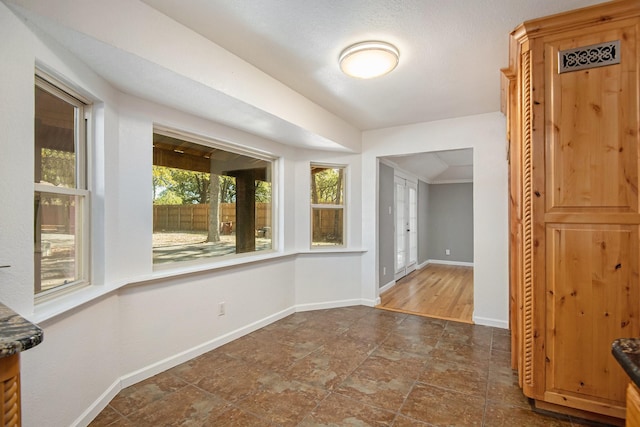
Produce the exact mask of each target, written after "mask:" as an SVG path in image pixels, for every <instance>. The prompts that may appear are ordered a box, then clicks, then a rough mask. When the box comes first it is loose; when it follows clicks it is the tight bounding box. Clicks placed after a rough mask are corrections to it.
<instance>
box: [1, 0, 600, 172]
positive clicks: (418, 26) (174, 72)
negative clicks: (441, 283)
mask: <svg viewBox="0 0 640 427" xmlns="http://www.w3.org/2000/svg"><path fill="white" fill-rule="evenodd" d="M0 1H2V2H3V3H6V4H8V5H9V6H10V7H11V8H12V9H13V10H14V11H15V12H16V13H18V14H19V15H21V16H23V17H24V19H25V21H26V23H27V24H28V25H30V26H31V27H32V28H33V29H34V31H36V33H39V34H42V36H41V37H44V38H49V39H51V40H54V41H55V42H56V43H58V44H59V45H61V46H63V47H64V48H66V49H68V50H69V51H70V52H72V53H73V54H74V55H75V56H76V57H78V58H79V59H80V60H81V61H82V62H84V63H85V64H87V65H88V66H89V67H91V68H92V69H93V70H94V71H95V72H96V73H98V74H99V75H101V76H102V77H103V78H104V79H106V80H107V81H109V82H110V83H111V84H112V85H113V86H115V87H116V88H118V89H119V90H121V91H122V92H125V93H129V94H132V95H135V96H138V97H141V98H145V99H148V100H150V101H153V102H156V103H159V104H163V105H167V106H170V107H173V108H177V109H179V110H182V111H185V112H187V113H189V114H193V115H196V116H200V117H204V118H207V119H211V120H214V121H217V122H220V123H223V124H227V125H229V126H231V127H235V128H238V129H241V130H244V131H248V132H251V133H254V134H256V135H259V136H263V137H266V138H269V139H272V140H275V141H279V142H282V143H285V144H289V145H293V146H301V147H305V148H317V149H328V150H343V151H344V150H346V151H356V152H357V151H359V145H360V136H359V131H362V130H370V129H379V128H384V127H391V126H400V125H406V124H412V123H419V122H428V121H433V120H439V119H445V118H452V117H460V116H466V115H472V114H480V113H486V112H493V111H498V110H499V104H500V99H499V96H500V87H499V82H500V73H499V70H500V68H501V67H504V66H506V65H507V61H508V35H509V33H510V32H511V31H512V30H513V28H514V27H515V26H517V25H518V24H519V23H521V22H523V21H525V20H528V19H533V18H537V17H541V16H545V15H549V14H553V13H558V12H562V11H566V10H571V9H576V8H580V7H585V6H589V5H592V4H596V3H601V2H602V1H601V0H446V1H443V0H348V1H345V0H322V1H318V0H260V1H255V0H232V1H230V0H181V1H177V0H142V1H143V3H142V2H139V1H138V0H110V1H109V2H104V1H102V0H83V1H79V2H77V3H72V6H71V5H70V4H71V3H70V2H69V1H68V0H47V1H44V0H0ZM147 5H148V6H150V8H149V7H148V6H147ZM72 12H73V13H72ZM196 36H197V37H196ZM363 40H384V41H388V42H391V43H393V44H395V45H396V46H397V47H398V48H399V50H400V63H399V65H398V67H397V68H396V69H395V70H394V71H393V72H392V73H390V74H388V75H386V76H383V77H380V78H378V79H371V80H359V79H354V78H350V77H347V76H345V75H343V74H342V73H341V72H340V69H339V66H338V64H337V58H338V56H339V54H340V52H341V51H342V49H344V48H345V47H346V46H348V45H350V44H352V43H355V42H359V41H363ZM207 44H208V45H207ZM291 89H292V90H291ZM265 94H270V97H269V96H265ZM445 156H446V155H445ZM413 157H414V159H404V160H403V159H400V158H395V159H393V161H394V162H396V163H397V164H398V165H402V164H404V166H403V168H405V169H406V170H408V171H412V168H413V166H411V164H412V163H414V162H416V161H417V160H416V159H422V160H423V162H422V163H419V164H418V165H417V166H418V169H413V170H415V171H416V175H418V176H428V177H430V178H429V179H431V180H433V179H436V177H437V175H433V174H434V173H435V172H429V173H427V172H425V164H427V163H430V164H440V165H441V164H442V162H441V161H442V160H443V158H442V155H439V156H438V158H437V159H436V158H434V157H433V156H431V157H430V160H428V158H427V157H415V156H413ZM438 159H439V160H438ZM439 162H440V163H439ZM470 168H471V166H470V165H452V167H450V168H448V172H449V173H450V174H449V175H447V174H446V173H445V171H442V172H440V173H439V174H444V175H443V177H444V178H447V179H451V180H455V179H457V178H460V179H464V178H461V177H463V176H464V175H465V174H468V173H469V171H470V170H471V169H470ZM435 170H437V168H436V169H434V171H435ZM423 174H426V175H423ZM456 177H457V178H456ZM440 178H442V177H440ZM440 178H438V179H440Z"/></svg>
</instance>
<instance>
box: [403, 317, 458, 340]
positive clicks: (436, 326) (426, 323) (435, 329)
mask: <svg viewBox="0 0 640 427" xmlns="http://www.w3.org/2000/svg"><path fill="white" fill-rule="evenodd" d="M446 325H447V321H446V320H441V319H430V318H427V317H420V316H408V317H407V318H406V319H405V320H404V321H403V322H402V323H401V324H399V325H398V326H397V327H396V328H395V330H394V332H396V333H398V334H401V335H408V336H416V335H419V336H423V337H435V338H440V337H441V336H442V333H443V332H444V328H445V327H446Z"/></svg>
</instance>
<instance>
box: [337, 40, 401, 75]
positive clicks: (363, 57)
mask: <svg viewBox="0 0 640 427" xmlns="http://www.w3.org/2000/svg"><path fill="white" fill-rule="evenodd" d="M399 58H400V52H399V51H398V48H397V47H395V46H394V45H392V44H389V43H386V42H380V41H366V42H360V43H356V44H353V45H351V46H349V47H347V48H346V49H345V50H343V51H342V53H341V54H340V59H339V63H340V69H342V72H344V73H345V74H346V75H348V76H351V77H357V78H360V79H370V78H373V77H379V76H383V75H385V74H387V73H389V72H391V71H392V70H393V69H394V68H396V66H397V65H398V61H399Z"/></svg>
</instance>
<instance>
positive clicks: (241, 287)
mask: <svg viewBox="0 0 640 427" xmlns="http://www.w3.org/2000/svg"><path fill="white" fill-rule="evenodd" d="M0 51H1V52H2V54H3V61H2V66H0V98H1V99H2V100H3V102H2V103H0V146H1V147H2V149H3V152H5V153H10V155H7V156H0V192H1V193H0V197H2V199H3V200H11V203H10V204H6V205H5V207H3V209H0V264H2V263H7V264H11V266H12V267H11V268H10V269H0V301H2V302H3V303H5V304H6V305H8V306H9V307H11V308H13V309H14V310H17V311H18V312H20V313H21V314H22V315H23V316H25V317H27V318H29V319H37V320H38V321H39V323H40V326H41V327H42V328H43V329H44V342H43V343H42V344H41V345H39V346H37V347H36V348H34V349H31V350H29V351H27V352H25V353H24V354H23V355H22V372H23V374H22V403H23V425H24V426H26V427H30V426H43V425H46V426H52V427H57V426H68V425H76V424H78V425H86V424H87V423H88V422H89V421H90V420H91V419H92V418H93V416H94V415H96V414H97V413H98V412H99V411H100V410H101V409H102V408H103V407H104V406H105V405H106V404H107V403H108V402H109V400H110V399H111V397H113V396H114V395H115V394H116V393H117V392H118V391H119V390H120V389H121V387H122V386H127V385H129V384H132V383H134V382H136V381H139V380H142V379H144V378H147V377H149V376H151V375H153V374H155V373H157V372H160V371H162V370H165V369H167V368H169V367H171V366H174V365H175V364H178V363H181V362H183V361H185V360H188V359H189V358H192V357H194V356H196V355H198V354H200V353H202V352H205V351H207V350H209V349H212V348H215V347H216V346H219V345H221V344H224V343H225V342H228V341H229V340H232V339H234V338H237V337H239V336H241V335H242V334H245V333H248V332H250V331H252V330H254V329H256V328H258V327H261V326H263V325H265V324H268V323H269V322H272V321H275V320H277V319H279V318H281V317H283V316H286V315H287V314H290V313H292V312H293V311H295V310H296V307H297V306H298V305H300V306H302V308H303V309H309V308H313V306H322V307H327V306H333V305H345V304H358V303H360V302H361V288H360V282H361V278H360V272H361V266H360V258H361V256H362V255H361V254H362V252H361V251H360V248H361V228H360V223H359V219H360V216H361V211H360V206H359V201H360V193H361V176H362V173H361V168H360V156H358V155H353V154H351V155H347V154H345V153H340V154H336V153H330V152H323V151H318V152H316V151H302V150H296V149H294V148H292V147H290V146H286V145H282V144H279V143H277V142H274V141H270V140H266V139H264V138H261V137H257V136H255V135H251V134H249V133H246V132H242V131H239V130H236V129H232V128H229V127H226V126H223V125H220V124H218V123H214V122H212V121H208V120H205V119H203V118H199V117H195V116H193V115H189V114H185V113H182V112H179V111H176V110H172V109H171V108H168V107H165V106H161V105H158V104H154V103H152V102H149V101H145V100H141V99H138V98H135V97H133V96H130V95H126V94H123V93H120V92H118V91H117V90H115V89H114V88H112V87H111V86H109V84H107V83H106V82H105V81H104V80H102V79H100V78H99V77H98V76H97V75H96V74H95V73H94V72H93V71H91V70H90V69H89V68H88V67H87V66H86V65H84V64H82V63H80V62H79V61H78V60H77V59H76V58H74V57H73V56H72V55H70V54H69V53H68V52H66V51H65V50H64V49H61V48H60V47H59V46H57V45H56V44H55V43H53V42H51V41H49V40H46V39H45V40H40V39H39V38H38V37H36V36H34V34H33V33H31V31H30V30H29V29H28V28H26V27H25V26H24V24H23V23H22V21H21V20H20V19H18V18H17V17H16V16H15V15H13V13H12V12H11V11H9V10H8V9H7V8H6V6H5V5H4V4H3V3H1V2H0ZM36 63H37V64H38V65H39V66H40V67H42V68H44V69H46V70H47V71H49V72H51V73H52V74H55V75H56V77H58V78H60V79H62V80H64V81H66V82H68V83H70V84H72V85H73V86H74V88H75V89H77V90H79V91H81V92H82V93H83V94H84V95H86V96H88V97H89V98H91V99H92V100H93V101H94V109H93V121H94V124H95V126H94V128H93V129H92V131H91V136H92V140H93V142H92V149H93V152H92V155H91V157H92V163H93V165H92V172H91V181H92V185H91V189H92V263H91V265H92V279H93V280H92V286H91V287H89V288H87V289H84V290H81V291H78V292H75V293H73V294H71V295H69V296H64V297H61V298H58V299H57V300H55V301H53V302H50V303H46V304H41V305H37V306H36V305H34V301H33V176H34V172H33V158H34V153H33V142H32V141H33V110H34V108H33V107H34V106H33V98H34V95H33V94H34V77H33V76H34V68H35V65H36ZM293 113H295V112H292V114H293ZM154 123H158V124H162V125H165V126H171V127H175V128H177V129H179V130H183V131H187V132H192V133H196V134H199V135H204V136H207V137H210V138H215V139H219V140H222V141H226V142H231V143H236V144H239V145H242V146H246V147H251V148H254V149H257V150H261V151H263V152H267V153H271V154H272V155H274V156H276V157H279V158H280V160H279V162H278V165H277V173H276V180H277V182H278V183H279V184H280V185H279V187H278V194H277V195H276V200H275V203H276V204H277V205H278V208H279V216H280V223H281V224H283V227H281V229H279V230H277V235H278V237H279V245H280V253H279V254H278V256H277V257H276V258H273V259H267V260H262V261H255V262H251V263H245V264H242V265H236V266H233V265H230V266H227V267H225V268H218V269H213V270H208V271H206V270H205V271H200V272H190V273H189V272H187V270H185V269H182V270H180V271H174V273H176V274H175V275H172V273H171V272H167V271H161V272H157V271H156V272H154V270H153V266H152V256H151V232H152V209H151V167H152V155H151V153H152V151H151V150H152V146H151V132H152V129H153V124H154ZM310 162H333V163H340V164H345V165H347V168H348V170H349V183H348V197H349V203H350V204H351V205H352V206H350V208H349V210H348V211H347V222H348V230H349V234H348V239H349V242H350V246H351V247H355V248H356V249H358V250H355V251H347V252H346V253H333V254H331V253H322V254H320V255H316V254H311V253H307V254H304V255H297V253H296V252H297V251H299V250H304V251H308V248H309V236H310V233H309V232H308V230H309V219H310V215H309V201H310V199H309V191H310V186H309V163H310ZM299 230H300V231H299ZM327 265H331V266H333V267H334V268H327ZM160 276H167V277H164V278H160ZM309 278H312V279H311V280H310V279H309ZM327 284H329V285H328V286H327ZM220 302H225V304H226V312H227V314H226V315H225V316H218V315H217V310H218V303H220Z"/></svg>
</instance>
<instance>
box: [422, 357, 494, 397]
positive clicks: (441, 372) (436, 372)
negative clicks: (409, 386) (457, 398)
mask: <svg viewBox="0 0 640 427" xmlns="http://www.w3.org/2000/svg"><path fill="white" fill-rule="evenodd" d="M418 381H420V382H422V383H426V384H429V385H434V386H437V387H440V388H446V389H451V390H455V391H459V392H462V393H470V394H474V395H477V396H479V397H481V398H483V399H484V398H485V396H486V393H487V384H488V370H487V369H486V368H484V367H481V366H478V365H474V364H472V363H463V362H459V361H456V360H452V359H447V360H442V359H436V358H430V359H429V361H428V362H427V367H426V369H425V370H424V371H423V372H422V373H421V374H420V377H419V378H418Z"/></svg>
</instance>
